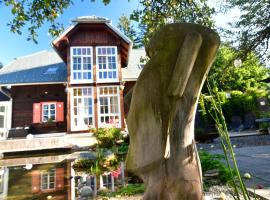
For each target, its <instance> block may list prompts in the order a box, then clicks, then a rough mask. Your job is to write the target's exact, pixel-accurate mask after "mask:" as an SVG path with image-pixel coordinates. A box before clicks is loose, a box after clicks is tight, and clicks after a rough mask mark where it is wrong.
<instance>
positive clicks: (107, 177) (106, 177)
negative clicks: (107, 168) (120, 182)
mask: <svg viewBox="0 0 270 200" xmlns="http://www.w3.org/2000/svg"><path fill="white" fill-rule="evenodd" d="M102 179H103V186H104V187H106V188H108V189H109V188H112V179H113V176H112V175H111V174H103V175H102Z"/></svg>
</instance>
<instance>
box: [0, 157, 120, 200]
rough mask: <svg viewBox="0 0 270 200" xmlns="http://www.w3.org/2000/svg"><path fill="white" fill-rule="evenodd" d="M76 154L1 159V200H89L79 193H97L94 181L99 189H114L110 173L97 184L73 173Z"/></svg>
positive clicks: (92, 179)
mask: <svg viewBox="0 0 270 200" xmlns="http://www.w3.org/2000/svg"><path fill="white" fill-rule="evenodd" d="M78 155H80V153H78V152H75V153H73V154H58V155H55V154H43V155H34V156H31V157H25V156H20V157H14V156H13V157H5V158H4V159H0V200H46V199H52V200H79V199H88V198H81V197H80V195H82V194H79V193H80V192H78V190H80V188H82V186H88V188H89V187H90V188H91V189H92V191H96V190H97V182H98V184H99V187H107V188H109V189H114V185H115V184H114V181H115V180H117V179H115V178H114V177H113V176H112V174H111V173H108V174H104V175H103V176H101V177H99V179H98V181H97V179H96V177H94V176H90V175H87V174H83V173H77V172H75V171H74V170H73V168H72V165H73V163H74V160H75V159H76V158H78ZM83 184H84V185H83ZM101 184H102V186H101ZM99 187H98V188H99ZM86 188H87V187H86ZM91 189H90V190H91ZM84 192H85V193H88V192H89V191H88V190H87V189H86V190H85V191H84Z"/></svg>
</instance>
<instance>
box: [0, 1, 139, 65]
mask: <svg viewBox="0 0 270 200" xmlns="http://www.w3.org/2000/svg"><path fill="white" fill-rule="evenodd" d="M137 7H138V0H131V1H128V0H113V1H112V2H111V3H110V4H109V5H107V6H104V4H103V3H102V2H101V0H96V2H95V3H92V2H90V0H85V1H80V0H78V1H74V5H72V6H70V7H69V8H68V9H67V10H65V12H64V14H63V15H61V16H60V17H59V19H58V20H59V21H60V22H61V23H63V24H64V27H68V26H70V25H71V24H72V23H71V21H72V20H73V19H75V18H77V17H79V16H86V15H96V16H102V17H106V18H109V19H111V20H112V25H113V26H116V25H117V22H118V19H119V17H120V16H121V15H122V14H125V15H129V14H130V13H131V12H132V11H133V10H134V9H136V8H137ZM0 13H1V20H0V30H1V32H0V62H2V63H3V64H4V65H6V64H8V63H9V62H11V61H12V59H14V58H16V57H20V56H24V55H28V54H32V53H35V52H37V51H42V50H51V49H52V48H51V45H50V42H51V41H52V39H53V38H52V37H51V36H50V35H49V34H48V27H49V26H48V25H47V24H45V25H44V26H43V27H42V28H41V29H40V30H38V34H39V38H38V44H35V43H34V42H32V41H27V40H26V38H27V34H28V33H27V31H26V30H23V34H22V35H17V34H13V33H11V32H10V30H9V27H8V26H7V23H8V22H9V21H10V20H11V17H12V15H11V11H10V8H8V7H6V6H3V5H1V6H0Z"/></svg>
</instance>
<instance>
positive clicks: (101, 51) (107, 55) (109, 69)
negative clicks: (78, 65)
mask: <svg viewBox="0 0 270 200" xmlns="http://www.w3.org/2000/svg"><path fill="white" fill-rule="evenodd" d="M96 57H97V59H96V60H97V81H98V82H117V81H119V78H118V68H117V47H105V46H99V47H97V48H96Z"/></svg>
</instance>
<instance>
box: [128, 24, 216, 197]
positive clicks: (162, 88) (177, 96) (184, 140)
mask: <svg viewBox="0 0 270 200" xmlns="http://www.w3.org/2000/svg"><path fill="white" fill-rule="evenodd" d="M219 44H220V40H219V36H218V35H217V33H215V32H214V31H213V30H211V29H208V28H206V27H203V26H200V25H196V24H184V23H175V24H169V25H166V26H164V27H163V28H161V29H160V30H159V31H157V32H156V33H155V34H154V36H153V38H152V39H151V40H150V42H149V44H148V46H147V47H146V52H147V54H148V56H149V57H150V61H149V62H148V63H147V64H146V65H145V67H144V69H143V70H142V72H141V74H140V76H139V78H138V80H137V82H136V85H135V86H134V88H133V92H132V98H131V103H130V110H129V114H128V117H127V124H128V130H129V135H130V147H129V152H128V156H127V160H126V165H127V169H128V170H131V171H133V172H134V173H136V174H137V175H139V176H140V177H141V178H142V179H143V181H144V183H145V186H146V191H145V194H144V199H145V200H159V199H160V200H200V199H203V195H202V176H201V169H200V162H199V158H198V155H197V150H196V146H195V142H194V118H195V111H196V107H197V102H198V98H199V95H200V91H201V87H202V85H203V82H204V80H205V77H206V74H207V73H208V71H209V69H210V67H211V65H212V63H213V60H214V58H215V55H216V52H217V49H218V47H219Z"/></svg>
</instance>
